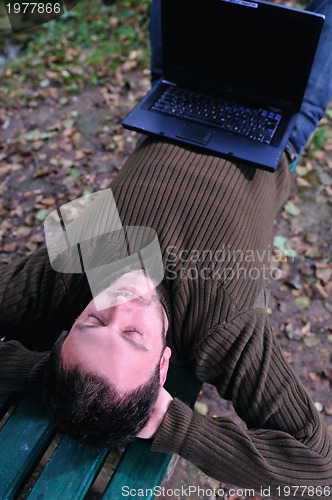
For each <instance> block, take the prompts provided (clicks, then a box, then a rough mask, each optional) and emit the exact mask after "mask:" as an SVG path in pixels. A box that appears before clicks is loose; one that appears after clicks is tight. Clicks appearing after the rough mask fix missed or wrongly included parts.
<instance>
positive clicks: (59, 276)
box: [0, 248, 91, 349]
mask: <svg viewBox="0 0 332 500" xmlns="http://www.w3.org/2000/svg"><path fill="white" fill-rule="evenodd" d="M90 295H91V294H90V290H89V287H88V286H87V281H86V278H85V275H83V274H63V273H58V272H55V271H54V270H53V269H52V267H51V265H50V262H49V258H48V253H47V250H46V248H41V249H40V250H39V251H38V252H35V253H33V254H31V255H29V256H27V257H25V258H23V259H21V260H18V261H17V262H14V263H13V264H10V265H8V266H4V267H2V268H1V269H0V338H4V337H5V338H6V340H7V339H8V340H10V339H15V340H19V341H20V342H22V343H23V344H24V345H25V346H26V347H29V348H30V347H31V348H39V349H47V348H49V347H50V346H52V344H53V342H54V340H55V339H56V338H57V336H58V335H59V333H61V331H62V330H66V329H68V328H69V327H71V324H72V322H73V321H74V319H75V317H76V316H77V315H78V314H79V313H80V312H81V310H82V309H83V308H84V307H85V306H86V304H87V303H88V302H89V300H90Z"/></svg>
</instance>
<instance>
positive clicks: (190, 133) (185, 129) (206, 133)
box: [176, 123, 213, 144]
mask: <svg viewBox="0 0 332 500" xmlns="http://www.w3.org/2000/svg"><path fill="white" fill-rule="evenodd" d="M212 135H213V132H211V131H210V130H206V128H205V127H200V126H199V125H192V124H189V123H185V124H184V125H183V126H182V127H181V128H180V130H179V132H178V133H177V134H176V137H180V138H181V139H187V140H188V141H192V142H197V143H198V144H208V143H209V141H210V139H211V137H212Z"/></svg>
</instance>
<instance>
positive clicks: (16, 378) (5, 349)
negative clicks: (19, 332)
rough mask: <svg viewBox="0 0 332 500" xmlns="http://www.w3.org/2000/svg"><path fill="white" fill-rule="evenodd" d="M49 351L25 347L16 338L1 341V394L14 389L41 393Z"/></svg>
mask: <svg viewBox="0 0 332 500" xmlns="http://www.w3.org/2000/svg"><path fill="white" fill-rule="evenodd" d="M47 360H48V352H34V351H29V350H27V349H25V348H24V347H23V346H22V344H20V343H19V342H17V341H16V340H10V341H8V342H0V394H7V393H9V392H14V391H32V392H35V393H37V394H40V393H41V390H42V385H43V372H44V366H45V364H46V363H47Z"/></svg>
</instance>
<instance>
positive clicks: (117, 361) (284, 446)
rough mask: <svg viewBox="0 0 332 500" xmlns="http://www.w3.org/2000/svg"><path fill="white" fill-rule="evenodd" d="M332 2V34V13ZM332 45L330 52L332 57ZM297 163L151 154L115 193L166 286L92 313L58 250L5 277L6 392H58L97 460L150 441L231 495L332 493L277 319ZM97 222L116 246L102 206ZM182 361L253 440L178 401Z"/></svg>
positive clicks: (132, 292) (147, 283)
mask: <svg viewBox="0 0 332 500" xmlns="http://www.w3.org/2000/svg"><path fill="white" fill-rule="evenodd" d="M315 3H316V4H317V3H318V2H315ZM320 3H321V4H322V6H323V8H324V9H325V10H324V11H323V12H324V13H325V14H326V16H327V21H328V23H327V24H326V26H327V29H329V30H331V5H328V3H327V2H324V1H323V2H320ZM329 33H331V31H329V32H326V31H325V37H326V38H322V40H323V46H322V47H321V48H322V50H324V51H325V53H327V54H328V56H330V57H331V54H332V50H331V40H332V38H331V36H328V34H329ZM328 43H329V50H327V44H328ZM319 54H321V52H319ZM331 67H332V65H330V66H329V67H328V68H327V70H326V73H324V78H325V83H327V84H328V85H329V89H330V90H331V81H332V77H331ZM312 88H315V87H314V86H313V87H312ZM331 95H332V93H331V92H330V94H329V97H331ZM319 97H321V96H319ZM306 102H307V103H309V104H310V105H313V104H312V103H316V100H312V99H311V100H310V99H307V101H306ZM309 104H308V106H309ZM325 105H326V102H325ZM308 109H309V108H308V107H307V110H308ZM322 113H323V110H321V111H320V115H321V114H322ZM303 114H304V118H303V120H304V121H305V116H306V115H305V113H303ZM311 116H312V115H311ZM307 121H309V120H307ZM306 123H307V122H306ZM308 128H309V126H308ZM301 130H302V129H301ZM306 139H307V137H306V138H305V140H306ZM303 146H304V144H302V145H300V147H299V148H298V150H297V151H298V152H300V151H301V149H302V147H303ZM289 163H290V160H289V158H288V157H287V156H286V155H284V156H283V158H282V160H281V164H280V166H279V168H278V169H277V171H276V172H275V173H274V174H270V173H268V172H264V171H262V170H259V169H255V168H252V167H248V166H245V165H242V164H240V163H233V162H230V161H228V160H225V159H222V158H219V157H216V156H213V155H207V154H205V153H200V152H199V151H195V150H192V149H191V148H189V147H181V146H178V145H175V144H172V143H169V142H167V141H162V140H159V139H152V138H146V139H144V140H142V141H141V142H140V144H139V146H138V147H137V149H136V150H135V152H134V153H133V154H132V155H131V157H130V158H129V159H128V161H127V162H126V164H125V165H124V166H123V168H122V169H121V171H120V172H119V174H118V175H117V177H116V178H115V179H114V181H113V182H112V184H111V189H112V193H113V196H114V199H115V202H116V206H117V209H118V211H119V214H120V217H121V222H122V224H123V226H124V227H132V226H142V227H150V228H153V229H155V230H156V232H157V235H158V239H159V243H160V248H161V253H162V259H163V263H164V272H165V279H164V280H163V282H162V283H161V284H160V285H158V286H157V287H156V286H155V284H154V283H153V281H151V280H150V278H151V277H150V276H149V274H147V273H146V272H145V270H144V269H142V270H130V271H129V272H124V273H123V274H122V275H121V276H119V277H117V278H116V279H114V281H113V282H112V283H110V284H108V286H107V287H103V286H101V289H100V291H99V292H98V294H97V295H96V296H94V300H92V296H91V291H90V287H89V284H88V282H87V279H86V276H85V275H84V274H72V273H70V272H69V273H57V272H55V271H54V270H53V269H52V267H51V265H50V262H49V259H48V255H47V252H46V250H45V249H42V250H40V251H39V252H37V253H36V254H34V255H32V256H29V257H27V258H25V259H23V260H22V261H20V262H19V263H18V264H16V265H12V266H8V267H7V268H4V269H3V270H2V271H1V276H0V299H1V303H0V304H1V305H0V323H1V325H2V331H3V332H4V335H5V336H6V342H3V343H2V344H1V346H0V363H1V364H0V390H1V391H2V392H6V391H10V390H22V389H27V390H28V389H32V390H35V391H40V388H41V385H42V383H43V380H44V379H45V380H46V387H47V400H48V404H49V406H50V407H51V408H52V410H53V412H54V413H55V415H56V418H57V419H58V421H59V423H60V424H61V425H63V427H64V428H65V429H67V430H68V431H69V432H71V434H72V435H74V436H75V437H78V438H80V439H82V440H83V441H85V442H88V443H90V444H91V445H93V446H96V445H98V444H100V443H103V444H106V443H109V444H112V443H113V444H115V443H116V444H117V445H118V446H122V445H125V444H126V443H127V442H128V441H130V440H131V439H132V437H133V436H134V435H138V436H140V437H142V438H150V437H152V438H153V442H152V449H153V450H156V451H157V450H158V451H165V452H168V451H169V452H173V453H178V454H179V455H181V456H182V457H184V458H186V459H188V460H190V461H192V462H193V463H195V464H196V465H197V466H198V467H200V468H202V470H204V471H205V472H206V473H207V474H209V475H211V476H213V477H216V478H217V479H220V480H222V481H224V482H229V483H231V484H237V485H238V486H243V487H248V488H249V487H250V488H255V489H256V490H260V488H261V487H262V486H263V487H264V486H265V487H268V486H270V487H271V492H273V494H274V495H275V496H276V497H278V496H280V491H279V492H278V489H277V488H278V487H283V486H302V489H301V491H299V493H298V494H297V495H296V494H294V497H295V498H296V496H297V497H298V498H319V497H321V493H320V491H321V490H319V487H324V486H330V487H331V486H332V443H331V437H330V436H329V434H328V432H327V430H326V428H325V426H324V424H323V422H322V420H321V418H320V416H319V414H318V413H317V411H316V409H315V406H314V404H313V402H312V401H311V399H310V397H309V396H308V395H307V393H306V391H305V390H304V388H303V387H302V385H301V383H300V382H299V380H298V379H297V377H296V375H295V374H294V372H293V370H292V368H291V367H290V366H289V364H288V363H287V361H286V360H285V358H284V356H283V355H282V353H281V351H280V348H279V346H278V344H277V342H276V340H275V338H274V335H273V333H272V331H271V327H270V324H269V318H268V315H267V312H266V306H267V298H268V285H269V279H270V272H269V269H270V257H269V249H270V248H271V246H270V245H271V236H272V225H273V221H274V218H275V216H276V213H277V211H278V210H279V208H280V207H281V206H282V204H283V203H284V202H285V200H286V199H287V196H288V193H289V188H290V181H291V174H290V172H289ZM97 215H98V214H97ZM99 215H100V217H98V220H99V221H100V227H99V229H100V233H101V234H103V233H105V234H107V231H104V230H103V228H104V226H105V227H106V224H107V218H106V217H103V215H105V214H104V212H103V208H102V207H101V208H100V214H99ZM106 239H107V238H106ZM104 243H105V242H104ZM109 243H110V244H111V245H113V244H114V241H113V238H112V235H111V236H110V242H109ZM100 248H102V249H106V250H105V251H106V252H107V250H109V249H110V246H109V245H107V244H105V245H99V244H98V242H96V245H95V246H93V250H96V251H99V249H100ZM96 299H98V300H96ZM96 304H99V306H96ZM100 304H101V305H100ZM62 330H64V331H65V333H64V334H63V335H62V336H61V338H60V340H59V341H58V342H57V343H56V347H55V349H54V350H53V351H52V354H51V360H50V361H49V360H48V354H45V353H36V352H32V351H27V350H25V349H24V348H23V347H22V346H21V344H19V343H18V342H17V341H20V342H22V343H24V344H25V346H26V347H32V348H33V347H34V346H35V345H36V344H38V345H39V349H40V350H42V349H47V348H49V347H50V346H51V345H52V344H53V342H54V341H55V339H56V338H57V337H58V335H59V333H60V332H61V331H62ZM166 332H167V334H166ZM165 336H166V344H167V345H166V346H165ZM13 339H15V340H13ZM170 361H172V362H174V363H184V364H186V365H187V366H188V367H189V368H190V369H191V370H192V371H193V372H194V373H195V374H196V376H197V377H198V378H199V379H200V380H201V381H202V382H209V383H212V384H214V385H215V386H216V388H217V390H218V392H219V394H220V396H221V397H222V398H225V399H228V400H231V401H232V402H233V405H234V408H235V410H236V411H237V413H238V415H239V416H240V417H241V418H242V420H243V421H244V422H245V423H246V426H247V430H243V429H242V428H240V427H239V426H238V425H236V424H235V423H234V422H233V421H231V420H230V419H228V418H224V417H222V416H221V417H218V418H211V417H208V416H207V417H203V416H201V415H197V414H195V413H194V412H192V411H191V410H190V409H189V408H188V407H187V406H185V405H184V404H183V403H181V402H180V401H178V400H177V399H172V397H171V396H170V395H169V394H168V393H167V392H166V390H165V389H164V388H163V383H164V381H165V377H166V374H167V367H168V364H169V362H170ZM45 367H46V373H44V368H45ZM73 387H74V388H75V391H73V390H72V388H73ZM68 388H69V389H68ZM82 394H83V396H82ZM149 394H151V397H149ZM110 402H112V403H110ZM72 403H73V404H72ZM141 410H142V411H141ZM109 422H112V424H111V425H110V424H109ZM80 425H81V426H82V427H81V428H80ZM305 487H306V488H307V489H306V490H305V491H304V492H303V489H305Z"/></svg>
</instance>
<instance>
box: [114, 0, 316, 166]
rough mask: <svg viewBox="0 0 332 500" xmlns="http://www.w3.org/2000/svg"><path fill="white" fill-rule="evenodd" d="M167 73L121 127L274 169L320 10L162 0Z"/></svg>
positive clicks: (233, 0)
mask: <svg viewBox="0 0 332 500" xmlns="http://www.w3.org/2000/svg"><path fill="white" fill-rule="evenodd" d="M161 21H162V45H163V75H162V78H160V79H159V80H158V82H157V83H156V84H155V85H153V87H152V88H151V90H150V91H149V92H148V93H147V95H146V96H145V97H144V98H143V99H142V100H141V101H140V102H139V103H138V105H137V106H135V108H134V109H133V110H132V111H131V112H130V113H129V114H128V115H127V116H126V118H125V119H124V120H123V121H122V125H123V126H124V127H125V128H128V129H131V130H135V131H137V132H141V133H145V134H152V135H156V136H161V137H165V138H168V139H171V140H173V141H177V142H181V143H184V144H190V145H192V146H197V147H199V148H200V150H201V151H202V150H204V151H207V152H213V153H216V154H218V155H221V156H225V157H229V158H236V159H239V160H242V161H244V162H249V163H250V164H252V165H255V166H257V167H261V168H263V169H265V170H268V171H272V172H273V171H274V170H275V169H276V168H277V167H278V164H279V161H280V157H281V155H282V153H283V151H284V149H285V146H286V144H287V141H288V138H289V135H290V132H291V130H292V127H293V125H294V122H295V119H296V116H297V113H298V111H299V109H300V107H301V103H302V100H303V95H304V92H305V88H306V85H307V81H308V78H309V74H310V70H311V66H312V63H313V60H314V56H315V52H316V48H317V44H318V41H319V37H320V33H321V30H322V26H323V23H324V16H323V15H320V14H316V13H311V12H308V11H304V10H298V9H293V8H289V7H284V6H281V5H277V4H272V3H268V2H264V1H249V0H161Z"/></svg>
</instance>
